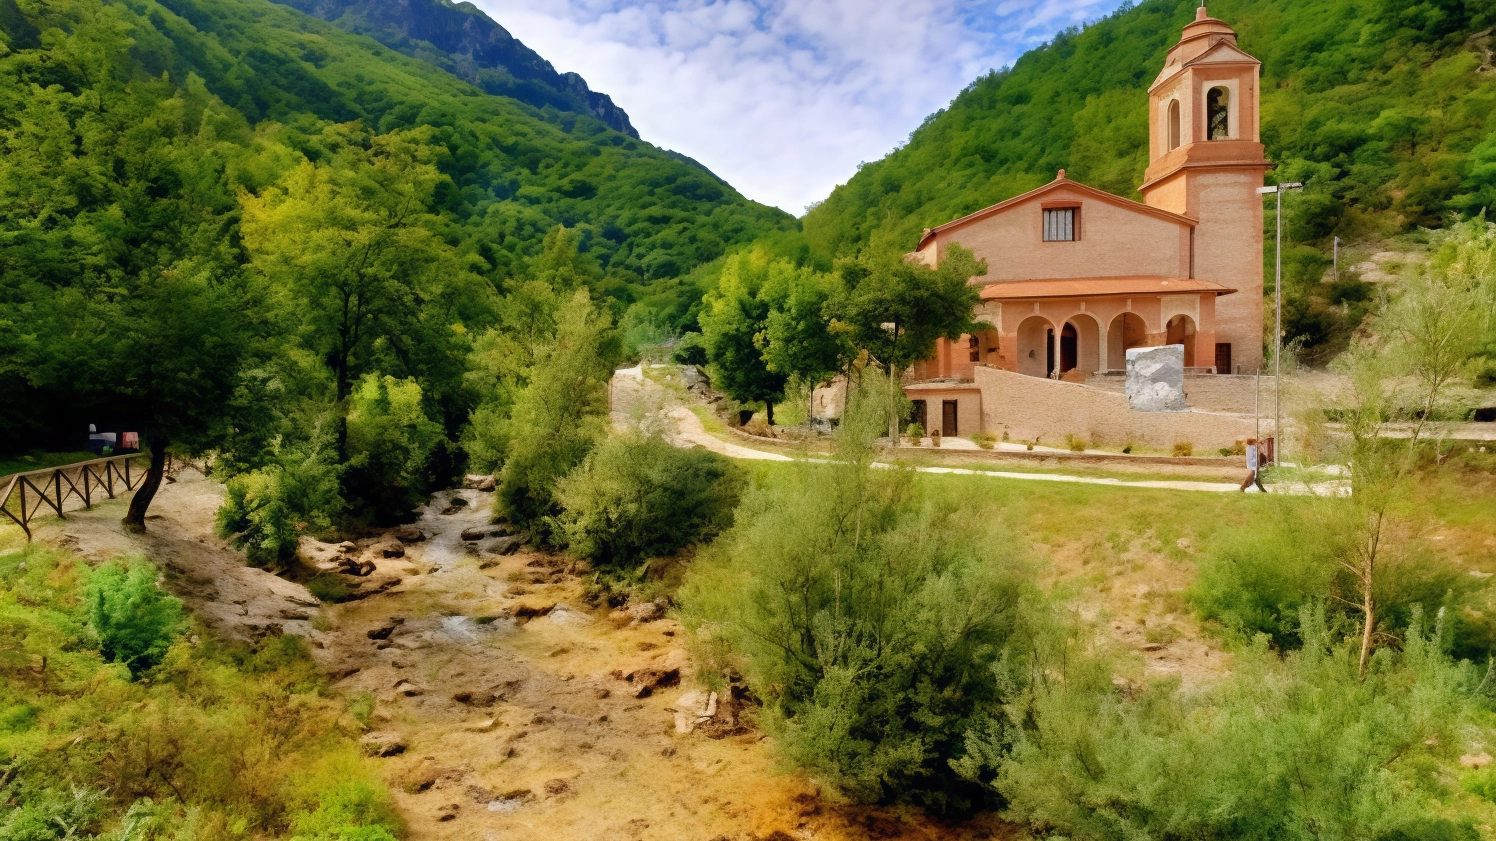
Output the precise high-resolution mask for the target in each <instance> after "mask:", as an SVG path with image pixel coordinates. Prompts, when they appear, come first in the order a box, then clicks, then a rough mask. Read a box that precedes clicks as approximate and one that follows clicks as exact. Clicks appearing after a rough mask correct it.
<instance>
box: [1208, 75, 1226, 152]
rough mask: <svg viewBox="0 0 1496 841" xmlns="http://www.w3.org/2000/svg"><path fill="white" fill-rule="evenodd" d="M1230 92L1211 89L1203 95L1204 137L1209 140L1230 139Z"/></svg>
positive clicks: (1223, 89) (1221, 89) (1222, 89)
mask: <svg viewBox="0 0 1496 841" xmlns="http://www.w3.org/2000/svg"><path fill="white" fill-rule="evenodd" d="M1230 104H1231V92H1230V91H1228V90H1226V89H1225V88H1211V89H1210V90H1209V91H1207V92H1206V94H1205V136H1206V137H1208V138H1210V139H1211V140H1227V139H1229V138H1230V137H1231V114H1230V112H1231V109H1230V107H1229V106H1230Z"/></svg>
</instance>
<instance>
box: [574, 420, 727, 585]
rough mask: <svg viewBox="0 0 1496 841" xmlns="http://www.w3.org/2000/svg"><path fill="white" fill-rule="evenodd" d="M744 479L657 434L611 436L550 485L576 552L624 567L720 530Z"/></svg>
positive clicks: (719, 459) (708, 455)
mask: <svg viewBox="0 0 1496 841" xmlns="http://www.w3.org/2000/svg"><path fill="white" fill-rule="evenodd" d="M743 485H744V479H743V475H742V472H741V471H740V470H739V468H738V467H737V466H736V465H734V464H733V463H732V462H731V461H729V460H728V459H726V458H724V457H723V456H720V455H717V454H716V453H712V452H708V451H707V450H702V449H689V450H687V449H681V448H679V447H675V446H672V445H671V444H670V443H669V442H668V441H665V440H664V439H663V438H659V437H656V436H650V437H634V436H620V437H616V438H610V439H608V440H607V441H605V442H604V443H603V444H602V445H601V446H599V447H598V448H597V449H596V450H594V451H593V452H592V453H591V454H590V455H589V456H588V457H587V461H586V462H585V463H583V464H582V466H581V467H579V468H577V469H576V470H575V471H573V472H572V473H571V475H569V476H567V477H566V479H565V480H563V481H562V482H561V484H560V485H559V486H558V487H557V490H556V497H557V499H559V500H560V502H561V506H562V508H563V509H564V511H563V513H562V515H561V517H560V526H561V531H562V533H563V534H564V535H565V538H566V541H567V543H568V544H569V545H570V548H571V550H572V551H573V552H575V553H577V554H578V555H581V556H582V557H585V558H588V559H590V560H592V561H595V562H597V563H599V564H602V565H605V566H612V567H630V566H633V565H636V564H638V563H640V562H641V561H644V560H647V559H648V558H651V557H658V556H663V555H669V554H672V553H674V552H676V551H678V550H680V549H682V548H684V547H686V546H689V545H691V544H693V543H697V542H700V541H704V540H710V539H711V538H713V537H715V536H716V535H717V534H720V533H721V532H722V531H724V530H726V529H727V528H728V527H729V526H731V525H732V516H733V509H734V508H736V507H737V504H738V499H739V497H740V496H741V495H742V490H743Z"/></svg>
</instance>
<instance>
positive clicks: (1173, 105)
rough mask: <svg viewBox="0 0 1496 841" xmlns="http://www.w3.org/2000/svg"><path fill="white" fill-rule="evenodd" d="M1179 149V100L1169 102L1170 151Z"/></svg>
mask: <svg viewBox="0 0 1496 841" xmlns="http://www.w3.org/2000/svg"><path fill="white" fill-rule="evenodd" d="M1178 148H1179V100H1177V99H1175V100H1171V101H1170V102H1169V151H1171V152H1172V151H1174V150H1175V149H1178Z"/></svg>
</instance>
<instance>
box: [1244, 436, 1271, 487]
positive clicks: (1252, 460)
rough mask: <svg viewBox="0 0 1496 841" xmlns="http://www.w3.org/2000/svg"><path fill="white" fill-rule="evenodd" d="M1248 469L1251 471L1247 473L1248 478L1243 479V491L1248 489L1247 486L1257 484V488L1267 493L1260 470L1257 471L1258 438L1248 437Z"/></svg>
mask: <svg viewBox="0 0 1496 841" xmlns="http://www.w3.org/2000/svg"><path fill="white" fill-rule="evenodd" d="M1247 470H1250V471H1251V472H1250V473H1248V474H1247V478H1245V479H1243V480H1242V483H1241V489H1242V491H1243V492H1245V491H1246V490H1247V488H1250V487H1251V486H1253V485H1256V486H1257V490H1259V491H1261V492H1262V493H1267V488H1264V487H1263V486H1262V479H1261V478H1259V477H1258V475H1257V472H1258V471H1257V439H1256V438H1248V439H1247Z"/></svg>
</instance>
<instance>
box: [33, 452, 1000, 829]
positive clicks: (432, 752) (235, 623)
mask: <svg viewBox="0 0 1496 841" xmlns="http://www.w3.org/2000/svg"><path fill="white" fill-rule="evenodd" d="M222 493H223V491H222V487H221V486H220V485H219V484H218V483H216V482H213V481H211V480H207V479H204V478H202V477H201V476H200V475H198V474H196V473H194V472H188V473H184V474H183V475H182V476H181V477H180V478H179V480H178V481H177V482H176V483H174V484H170V485H167V486H165V487H163V488H162V491H161V493H160V495H159V496H158V497H157V499H156V502H155V504H154V505H153V506H152V510H153V511H154V512H156V513H155V514H153V515H152V517H151V519H150V520H149V531H148V533H147V534H145V535H142V536H130V535H125V534H124V533H122V532H121V530H120V527H119V518H120V516H122V514H123V511H124V505H125V503H124V502H123V501H122V500H119V501H111V502H107V503H105V504H103V505H99V506H96V507H95V508H94V509H93V510H92V511H77V512H71V513H70V514H69V516H68V519H67V521H66V522H61V523H58V522H55V521H54V523H53V524H52V525H49V526H47V527H46V528H45V529H43V530H42V532H41V534H40V535H39V537H40V539H41V540H43V541H46V542H48V543H52V544H54V545H63V546H68V547H70V548H73V549H75V550H77V551H79V552H81V553H83V554H84V555H86V556H88V557H90V558H92V559H95V560H103V559H106V558H108V557H112V556H115V555H119V554H122V553H131V552H136V553H140V554H144V555H146V556H148V557H150V558H152V559H153V560H155V561H156V562H158V563H160V564H162V565H163V567H164V568H165V570H166V575H167V584H168V586H169V587H170V588H171V589H172V590H173V591H174V592H176V593H177V594H178V595H180V596H181V597H182V598H183V599H184V600H185V601H186V602H187V604H188V606H189V607H190V608H191V609H192V610H193V612H194V613H195V614H196V615H197V616H198V617H199V618H200V619H201V621H202V622H203V623H204V624H205V625H206V626H207V627H208V628H209V629H210V630H211V631H212V632H214V633H217V634H220V635H223V636H226V637H235V638H254V637H256V636H259V635H263V634H266V633H274V632H276V631H277V630H282V631H285V632H286V633H296V634H301V635H303V636H305V637H306V638H307V639H308V640H309V641H310V642H311V645H312V648H313V654H314V656H315V657H316V658H317V660H318V662H319V663H320V664H321V665H322V666H323V667H324V668H325V670H326V671H327V673H328V674H329V676H330V678H331V679H332V680H333V681H334V686H335V688H336V689H338V690H339V691H340V692H342V693H344V694H345V695H346V696H347V697H348V698H349V699H350V702H351V706H353V707H357V706H358V705H359V703H360V702H363V703H367V702H368V701H369V700H370V699H372V701H373V712H372V715H371V716H370V727H371V730H372V731H373V736H374V739H373V741H377V742H378V743H379V744H386V745H399V746H401V748H400V749H399V751H398V752H396V753H394V754H393V755H391V756H388V757H385V758H381V759H378V760H376V761H377V762H378V763H380V766H381V767H382V768H383V769H384V771H385V774H386V776H387V778H388V780H389V782H390V784H391V788H392V790H393V791H394V796H395V800H396V804H397V806H398V808H399V810H400V811H401V813H402V814H403V816H404V817H405V819H406V820H407V822H408V824H409V833H408V837H409V838H410V839H413V841H425V839H474V841H498V840H499V839H536V841H571V839H691V840H692V841H717V839H732V841H750V840H753V841H764V840H765V839H774V841H791V839H828V840H829V839H863V838H905V839H936V838H940V839H946V838H954V839H962V838H992V837H1004V836H1005V835H1006V834H1007V832H1008V828H1006V827H1000V826H994V825H974V824H970V823H967V824H960V825H940V824H937V823H934V822H932V821H931V819H929V818H928V817H925V816H922V815H919V814H918V813H916V812H905V811H900V810H884V809H865V808H856V807H849V806H845V805H840V804H837V803H836V802H834V801H833V800H832V799H831V798H829V797H823V796H822V795H821V792H820V790H819V788H818V787H817V786H816V785H815V783H814V782H813V781H810V780H808V779H806V778H804V777H803V776H800V775H798V774H795V773H790V772H787V771H785V770H784V769H782V768H781V767H780V766H779V764H778V759H777V756H776V754H775V752H774V750H773V746H772V744H771V743H770V742H769V740H767V739H766V738H765V737H763V736H762V735H761V734H760V733H759V732H758V731H757V730H756V729H754V728H753V726H752V713H751V709H745V708H744V707H743V705H741V704H739V705H736V706H734V705H733V703H732V702H731V701H729V700H728V699H727V698H726V697H725V695H726V693H724V697H723V698H722V699H721V700H720V701H719V705H718V706H719V708H720V709H719V711H718V714H717V715H716V717H714V718H713V719H712V720H710V721H707V722H704V723H703V725H702V726H701V727H700V728H698V729H696V730H695V731H694V732H690V733H680V732H677V729H678V728H677V714H676V709H677V708H682V707H683V705H681V704H680V703H679V701H680V700H681V698H682V696H684V695H686V694H687V693H691V692H698V691H702V690H704V687H703V685H702V684H701V683H700V682H699V681H698V680H697V678H696V674H695V668H694V666H693V664H692V662H691V659H690V657H689V656H688V654H687V652H686V650H685V641H684V634H683V633H682V631H681V628H680V626H679V625H678V624H677V623H675V622H674V621H672V620H671V619H669V618H663V619H659V620H655V621H648V622H638V621H635V620H633V619H632V618H630V617H629V616H628V615H627V613H626V611H615V610H612V609H610V608H609V607H608V606H606V605H601V606H597V607H594V606H591V605H589V604H588V602H587V601H586V599H585V598H584V593H585V589H586V583H587V582H586V578H585V571H583V570H576V569H573V568H572V567H571V565H570V562H569V561H568V560H567V559H565V558H562V557H558V556H551V555H546V554H540V553H534V552H529V551H523V550H522V551H519V552H517V553H515V554H511V555H507V556H504V555H499V554H493V553H489V552H487V551H485V548H486V547H489V546H492V545H493V544H494V543H495V542H496V541H495V540H494V539H492V538H485V539H483V540H480V541H464V540H462V539H460V535H461V532H462V531H463V530H464V529H469V528H482V527H487V526H488V524H489V520H490V514H489V509H490V504H491V500H492V495H491V494H484V493H481V492H479V491H476V490H460V491H448V492H444V493H442V494H438V495H436V496H435V497H434V498H433V502H432V504H431V505H430V506H428V507H426V508H424V509H422V511H421V515H420V519H419V520H418V521H417V523H416V525H417V526H418V527H419V528H420V529H422V531H423V532H424V533H425V534H426V535H427V537H426V539H425V540H424V541H422V542H417V543H408V544H406V547H405V548H406V555H405V557H403V558H390V559H386V558H383V557H379V558H377V559H375V558H374V557H373V556H375V555H377V554H379V553H378V552H377V551H371V550H370V549H369V548H368V547H369V546H370V544H372V543H374V542H375V540H376V539H378V538H379V537H380V536H371V537H369V538H366V539H364V540H361V541H359V546H360V548H359V550H358V551H357V553H356V554H357V556H358V557H363V558H370V559H372V560H374V561H375V563H376V566H377V568H376V570H375V571H374V572H373V573H372V574H371V575H369V576H368V577H367V578H366V579H365V580H366V581H367V582H368V584H367V585H366V586H365V587H364V588H363V589H365V590H383V592H379V593H377V594H374V595H369V596H367V597H366V598H362V599H359V600H356V601H351V602H347V603H344V604H339V605H325V606H320V607H319V606H318V605H317V602H316V600H315V599H314V598H312V596H311V594H310V593H309V592H308V591H307V590H306V589H305V588H304V587H302V586H301V585H299V584H295V583H292V582H289V581H287V580H285V579H283V578H279V577H276V576H274V575H271V574H269V573H266V572H262V571H259V570H255V569H252V568H249V567H247V566H245V564H244V559H243V556H242V555H241V554H240V553H239V552H237V551H236V550H234V549H233V548H232V547H229V546H227V545H226V544H225V543H224V542H223V541H221V540H219V539H218V538H217V537H215V536H214V535H213V534H212V523H213V516H212V515H213V512H214V511H215V510H216V508H217V507H218V505H219V504H220V502H221V501H222ZM458 498H461V499H463V500H465V501H466V502H467V503H468V505H466V506H462V507H459V508H458V509H457V510H456V511H455V512H454V513H450V514H443V513H441V512H442V511H446V510H450V509H451V507H452V503H453V502H454V501H455V500H456V499H458ZM313 548H320V547H313ZM326 548H327V549H329V550H330V549H331V547H326ZM579 573H581V574H579ZM397 580H398V582H397ZM396 582H397V583H396ZM386 588H387V589H386ZM319 614H320V615H319ZM371 632H372V633H371ZM650 669H653V670H656V671H657V672H665V673H667V674H668V672H669V670H671V669H679V678H678V683H675V684H674V685H669V686H662V687H660V688H657V689H655V690H654V691H653V692H652V693H650V694H648V695H646V696H644V697H635V695H636V694H637V692H638V687H639V686H640V685H641V683H643V682H644V678H645V677H647V674H646V675H639V674H637V673H640V672H646V671H647V670H650ZM631 673H634V674H636V678H635V680H634V681H632V682H631V681H629V680H626V679H624V678H623V677H621V676H627V675H629V674H631ZM667 682H669V681H667ZM364 693H367V694H364ZM708 697H709V695H708V693H705V692H702V694H701V695H699V696H698V697H697V698H696V699H695V702H694V703H695V705H696V709H695V710H693V712H698V711H701V710H700V706H701V705H702V704H703V703H704V699H706V698H708ZM739 713H743V714H742V715H738V714H739ZM685 718H687V720H692V719H691V717H690V716H689V715H687V716H685ZM350 720H351V717H350Z"/></svg>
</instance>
